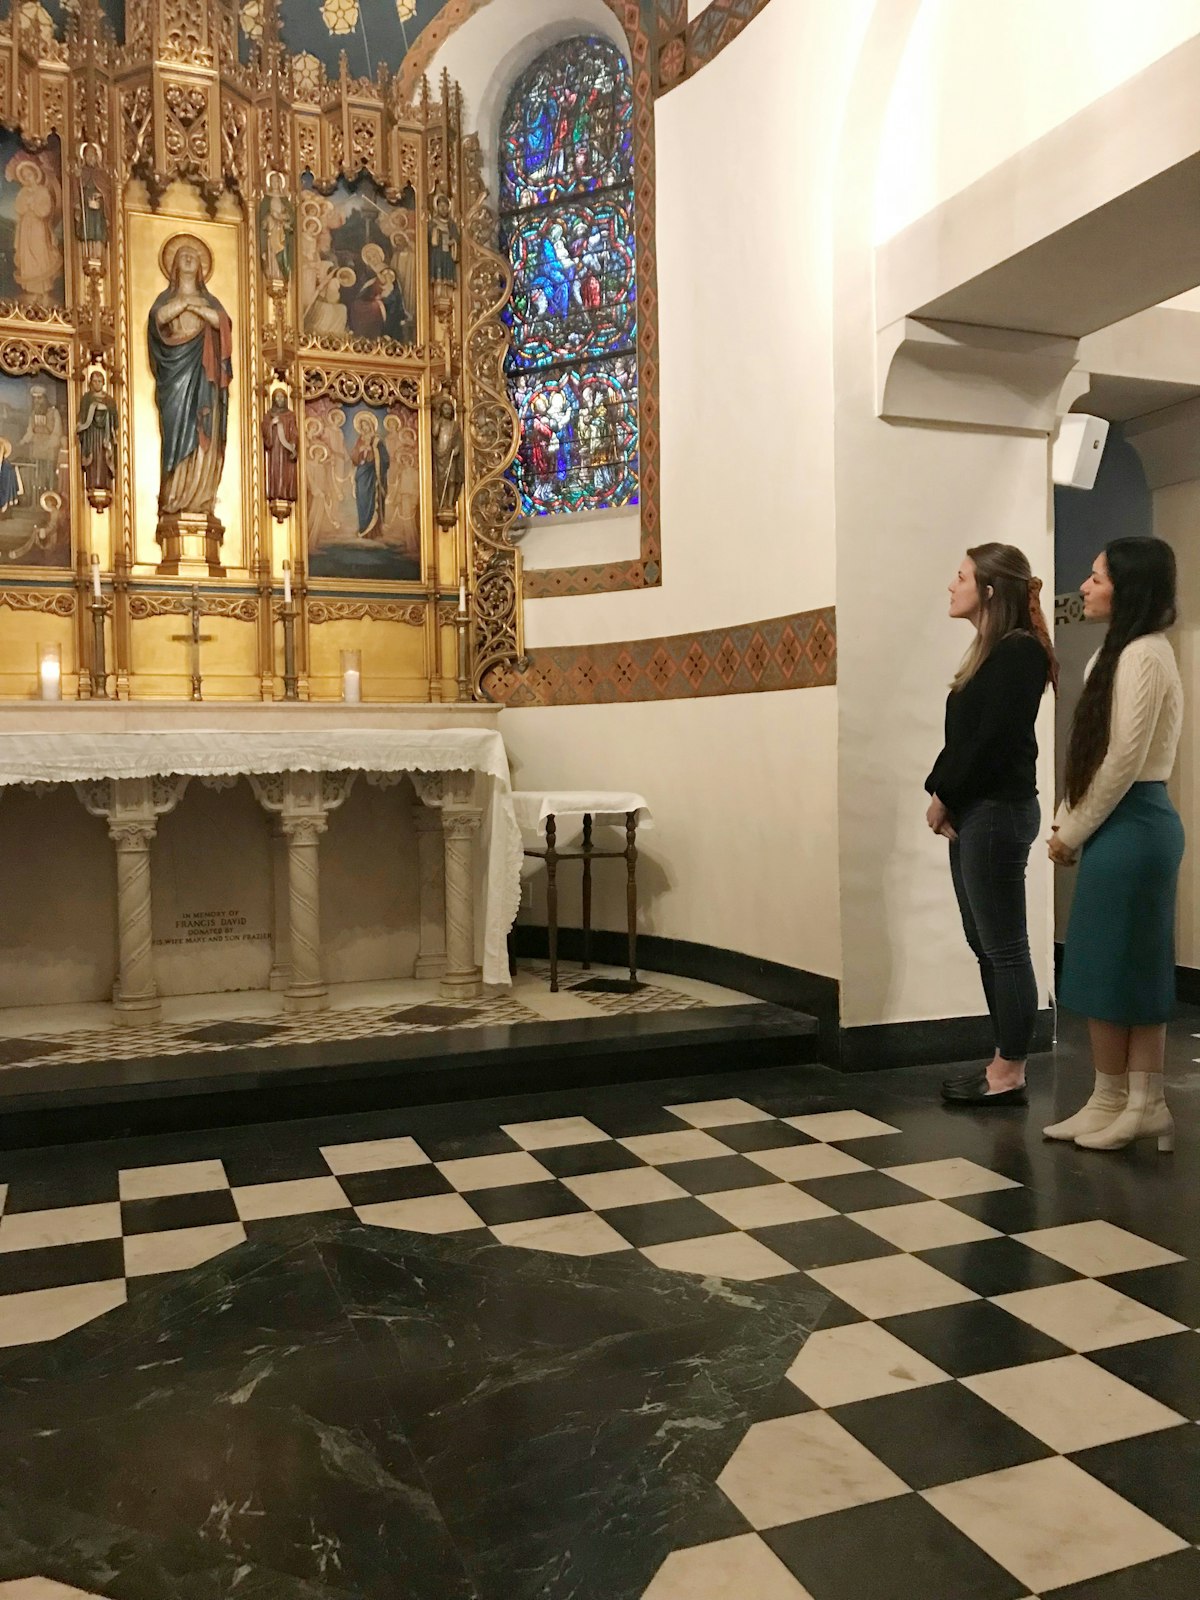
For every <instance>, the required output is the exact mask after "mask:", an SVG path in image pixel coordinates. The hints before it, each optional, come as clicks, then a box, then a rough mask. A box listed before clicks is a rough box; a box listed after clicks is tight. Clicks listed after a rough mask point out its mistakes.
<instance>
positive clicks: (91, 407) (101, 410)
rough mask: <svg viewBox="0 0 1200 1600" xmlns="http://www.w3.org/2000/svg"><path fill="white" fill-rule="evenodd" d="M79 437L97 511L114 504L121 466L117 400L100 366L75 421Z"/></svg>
mask: <svg viewBox="0 0 1200 1600" xmlns="http://www.w3.org/2000/svg"><path fill="white" fill-rule="evenodd" d="M75 433H76V436H77V437H78V439H79V465H80V469H81V470H82V472H83V487H84V489H85V490H86V491H87V497H88V504H89V505H91V506H94V507H95V509H96V510H97V511H107V510H108V508H109V506H110V505H112V498H113V481H114V479H115V478H116V470H117V402H116V401H115V400H114V399H113V397H112V395H111V394H109V392H108V389H107V388H106V387H105V383H104V374H103V372H101V371H100V369H99V368H98V367H97V368H95V369H94V370H93V372H92V375H91V377H90V378H89V379H88V386H87V388H86V389H85V390H84V393H83V399H82V400H81V401H80V404H79V421H78V423H77V424H76V425H75Z"/></svg>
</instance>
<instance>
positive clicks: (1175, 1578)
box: [1045, 1549, 1200, 1600]
mask: <svg viewBox="0 0 1200 1600" xmlns="http://www.w3.org/2000/svg"><path fill="white" fill-rule="evenodd" d="M1197 1595H1200V1550H1195V1549H1191V1550H1179V1551H1177V1552H1176V1553H1175V1554H1174V1555H1170V1556H1160V1557H1159V1559H1158V1560H1157V1561H1142V1562H1139V1563H1138V1565H1137V1566H1136V1567H1123V1568H1122V1569H1121V1571H1120V1572H1109V1573H1106V1574H1105V1575H1104V1577H1102V1578H1089V1579H1088V1581H1087V1582H1086V1583H1071V1584H1068V1585H1067V1587H1066V1588H1065V1589H1050V1590H1047V1591H1046V1595H1045V1600H1196V1596H1197Z"/></svg>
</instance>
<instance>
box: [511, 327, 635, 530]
mask: <svg viewBox="0 0 1200 1600" xmlns="http://www.w3.org/2000/svg"><path fill="white" fill-rule="evenodd" d="M512 398H513V403H514V404H515V406H516V408H517V414H518V416H519V417H520V419H521V447H520V451H519V452H518V455H517V459H516V461H515V462H514V463H513V477H514V481H515V483H516V486H517V488H518V490H519V491H520V495H521V508H522V510H523V511H524V513H525V515H526V516H539V517H544V516H551V515H554V514H555V513H558V512H564V511H603V510H605V509H607V508H608V507H610V506H621V505H636V504H637V498H638V492H637V491H638V480H637V474H638V423H637V372H636V369H635V368H634V366H633V363H632V361H631V360H630V359H629V358H627V357H621V356H619V357H617V358H616V359H615V360H613V361H605V362H597V363H594V364H590V365H588V366H586V367H567V368H555V369H550V370H548V371H543V372H530V373H522V374H521V375H520V376H519V377H518V378H517V379H516V380H515V381H514V383H513V385H512Z"/></svg>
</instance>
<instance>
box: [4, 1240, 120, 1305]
mask: <svg viewBox="0 0 1200 1600" xmlns="http://www.w3.org/2000/svg"><path fill="white" fill-rule="evenodd" d="M124 1274H125V1251H124V1248H123V1246H122V1244H121V1241H120V1239H96V1240H93V1241H91V1242H89V1243H87V1244H57V1245H52V1246H50V1247H48V1248H46V1249H42V1250H10V1251H5V1252H4V1253H3V1254H0V1295H4V1294H24V1293H26V1292H27V1291H28V1290H30V1289H58V1288H62V1287H63V1286H65V1285H66V1284H69V1283H100V1282H102V1281H103V1280H105V1279H108V1278H120V1277H123V1276H124Z"/></svg>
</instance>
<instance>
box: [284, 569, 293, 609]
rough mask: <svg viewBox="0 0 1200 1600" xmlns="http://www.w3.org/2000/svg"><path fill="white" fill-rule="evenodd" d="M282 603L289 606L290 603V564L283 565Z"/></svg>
mask: <svg viewBox="0 0 1200 1600" xmlns="http://www.w3.org/2000/svg"><path fill="white" fill-rule="evenodd" d="M283 603H284V605H285V606H290V605H291V603H292V563H291V562H290V561H285V562H284V563H283Z"/></svg>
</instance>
